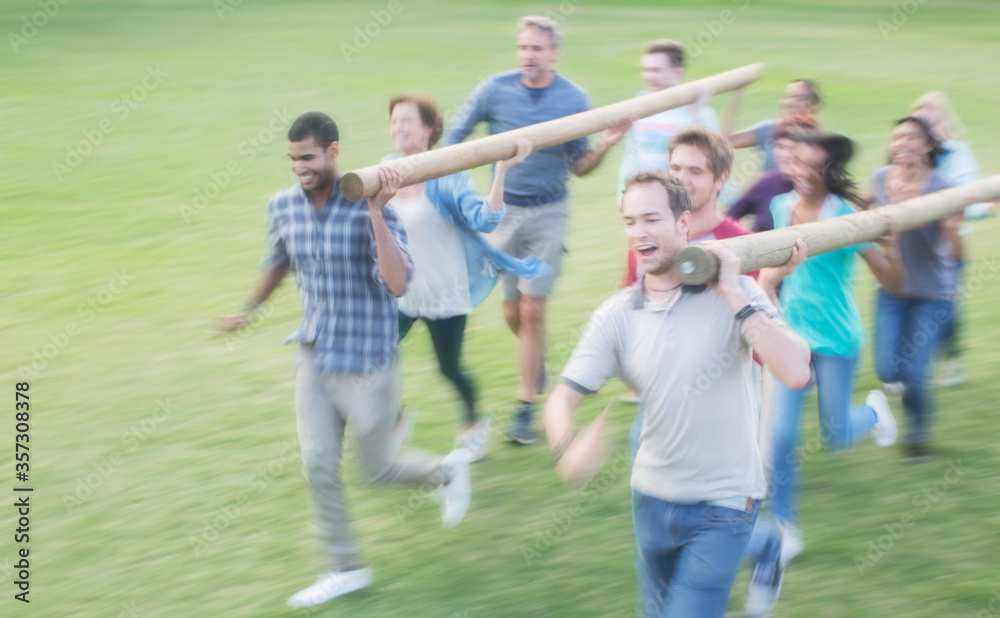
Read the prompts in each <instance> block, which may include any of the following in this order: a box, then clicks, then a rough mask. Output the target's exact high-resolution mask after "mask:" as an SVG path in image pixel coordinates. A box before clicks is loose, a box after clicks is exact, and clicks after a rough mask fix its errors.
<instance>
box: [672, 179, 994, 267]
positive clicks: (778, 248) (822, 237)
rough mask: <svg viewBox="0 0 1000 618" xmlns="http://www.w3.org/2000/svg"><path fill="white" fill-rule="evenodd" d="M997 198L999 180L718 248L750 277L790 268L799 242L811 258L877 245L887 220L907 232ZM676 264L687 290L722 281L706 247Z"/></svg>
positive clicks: (732, 240)
mask: <svg viewBox="0 0 1000 618" xmlns="http://www.w3.org/2000/svg"><path fill="white" fill-rule="evenodd" d="M997 198H1000V175H997V176H990V177H989V178H984V179H982V180H977V181H976V182H971V183H969V184H967V185H962V186H960V187H953V188H951V189H945V190H944V191H938V192H937V193H929V194H927V195H921V196H920V197H915V198H913V199H910V200H906V201H904V202H899V203H898V204H890V205H888V206H883V207H881V208H872V209H871V210H864V211H861V212H857V213H854V214H853V215H846V216H843V217H834V218H832V219H824V220H823V221H814V222H812V223H803V224H801V225H793V226H790V227H785V228H781V229H777V230H770V231H767V232H760V233H757V234H748V235H746V236H737V237H735V238H727V239H725V240H721V241H719V242H722V243H725V244H726V245H727V246H728V247H729V248H730V249H732V250H733V251H734V252H735V253H736V255H737V256H739V258H740V262H741V266H740V270H741V271H742V272H744V273H748V272H753V271H755V270H760V269H761V268H768V267H771V266H780V265H782V264H784V263H785V262H787V261H788V258H789V257H791V255H792V247H794V246H795V241H796V240H798V239H799V238H801V239H802V240H803V241H805V243H806V246H807V247H809V255H817V254H819V253H826V252H828V251H836V250H837V249H841V248H843V247H848V246H850V245H856V244H858V243H862V242H871V241H873V240H878V238H879V237H880V236H882V235H884V234H885V233H886V224H885V219H886V218H888V219H889V220H890V221H892V225H893V227H895V228H896V229H897V230H899V231H901V232H903V231H906V230H911V229H913V228H915V227H919V226H921V225H924V224H927V223H930V222H932V221H937V220H939V219H943V218H945V217H947V216H949V215H953V214H956V213H959V212H962V210H964V209H965V208H966V207H967V206H970V205H972V204H975V203H977V202H990V201H993V200H995V199H997ZM677 261H678V269H679V270H680V275H681V281H683V282H684V283H686V284H687V285H702V284H704V283H708V282H711V281H715V280H716V279H718V276H719V260H718V259H717V258H716V257H715V255H713V254H712V253H710V252H709V251H707V250H706V249H705V248H703V247H699V246H697V245H695V246H690V247H687V248H686V249H684V250H683V251H681V253H680V255H679V256H678V257H677Z"/></svg>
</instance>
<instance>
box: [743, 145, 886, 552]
mask: <svg viewBox="0 0 1000 618" xmlns="http://www.w3.org/2000/svg"><path fill="white" fill-rule="evenodd" d="M791 137H792V139H793V140H794V141H796V142H797V143H796V145H795V154H794V157H793V162H792V164H791V176H792V181H793V183H794V189H793V190H792V191H791V192H790V193H786V194H784V195H779V196H778V197H776V198H774V200H773V201H772V203H771V213H772V215H773V217H774V227H775V229H778V228H782V227H788V226H791V225H798V224H801V223H810V222H813V221H822V220H825V219H830V218H834V217H840V216H844V215H848V214H852V213H854V212H855V209H854V207H852V206H851V203H850V202H853V203H855V204H861V203H862V202H863V200H862V199H861V197H860V196H859V195H858V193H857V189H856V187H855V184H854V182H853V180H851V176H850V174H848V172H847V163H848V162H849V161H850V159H851V156H852V155H853V153H854V147H853V144H852V143H851V140H849V139H848V138H846V137H844V136H842V135H827V134H823V133H817V132H815V131H798V132H795V131H793V132H791ZM855 255H860V256H861V257H862V258H863V259H864V260H865V262H866V263H867V264H868V266H869V268H871V270H872V272H873V273H874V274H875V276H876V278H877V279H878V280H879V281H880V282H881V283H882V285H884V286H885V287H887V288H889V289H895V288H896V287H897V286H899V284H900V280H901V278H902V268H901V265H900V262H899V257H898V254H897V251H896V247H895V243H894V240H893V238H892V237H891V236H890V237H888V238H885V239H883V245H882V248H881V249H880V248H879V246H878V245H876V244H874V243H863V244H859V245H853V246H849V247H845V248H843V249H839V250H837V251H831V252H829V253H824V254H822V255H814V256H811V257H808V258H807V259H804V262H803V263H802V264H801V265H800V266H798V268H795V267H794V265H791V264H790V265H786V266H782V267H777V268H766V269H763V270H761V273H760V280H759V281H760V284H761V287H763V288H764V290H765V291H767V292H768V293H769V294H771V295H772V296H774V295H776V293H777V289H778V285H779V284H780V285H781V294H780V307H781V311H782V314H783V316H784V318H785V320H786V321H787V322H788V325H789V327H790V328H791V329H792V330H794V331H795V332H796V333H797V334H798V335H800V336H801V337H803V338H804V339H805V340H806V341H807V342H808V343H809V347H810V349H811V350H812V360H811V363H812V366H813V370H814V371H815V375H816V390H817V395H818V399H819V418H820V434H821V437H822V438H823V441H824V442H825V443H826V444H827V446H829V447H831V448H833V449H835V450H842V449H847V448H850V447H851V446H853V445H854V444H855V443H856V442H857V441H858V440H860V439H861V438H862V437H864V436H865V435H867V434H869V433H871V434H872V435H873V437H874V439H875V442H876V443H877V444H878V445H879V446H889V445H891V444H892V443H893V442H895V439H896V422H895V419H894V418H893V416H892V412H891V411H890V410H889V404H888V401H887V400H886V397H885V395H884V394H883V393H882V391H877V390H875V391H871V392H870V393H869V394H868V397H867V398H866V399H865V401H864V403H861V404H855V405H852V404H851V397H852V395H853V393H854V379H855V370H856V368H857V364H858V358H859V356H860V350H861V347H862V345H864V343H865V331H864V326H863V324H862V322H861V314H860V313H859V312H858V308H857V305H856V304H855V302H854V292H853V287H852V278H853V272H854V261H855V259H854V258H855ZM805 393H806V389H805V388H803V389H797V390H796V389H790V388H788V387H786V386H784V385H782V384H780V383H777V382H776V383H775V384H774V386H773V389H772V397H771V403H772V406H773V407H772V410H771V414H772V417H773V434H772V435H773V443H772V449H773V451H772V456H771V458H772V461H773V478H772V483H773V485H772V487H773V494H772V504H771V512H772V514H773V515H774V516H775V517H776V518H777V519H778V520H779V523H780V524H781V525H782V530H783V532H784V534H783V537H784V543H783V545H784V547H783V554H784V559H785V561H787V560H790V559H791V557H793V556H794V555H795V554H796V553H798V551H801V549H802V541H801V536H800V534H799V532H798V528H797V527H796V521H797V513H796V497H797V496H796V493H797V490H798V471H797V470H796V465H795V464H796V457H795V448H796V445H797V443H798V438H799V416H800V415H801V411H802V402H803V398H804V396H805Z"/></svg>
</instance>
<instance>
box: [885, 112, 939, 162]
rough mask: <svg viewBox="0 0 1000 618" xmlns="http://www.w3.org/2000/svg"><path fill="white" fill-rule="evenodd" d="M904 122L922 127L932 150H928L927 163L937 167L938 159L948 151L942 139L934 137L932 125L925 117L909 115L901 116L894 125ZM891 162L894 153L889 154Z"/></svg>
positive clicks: (922, 131)
mask: <svg viewBox="0 0 1000 618" xmlns="http://www.w3.org/2000/svg"><path fill="white" fill-rule="evenodd" d="M904 122H912V123H913V124H915V125H917V126H918V127H920V132H921V133H923V134H924V139H926V140H927V143H928V144H930V145H931V149H930V151H928V152H927V163H929V164H930V166H931V167H932V168H936V167H937V165H938V160H939V159H940V158H941V157H943V156H944V154H945V153H946V152H948V151H947V150H946V149H945V147H944V146H943V145H942V144H941V140H939V139H938V138H936V137H934V131H933V130H932V129H931V125H929V124H928V123H927V121H926V120H924V119H923V118H917V117H916V116H907V117H906V118H900V119H899V120H897V121H896V124H895V125H894V126H897V127H898V126H899V125H901V124H903V123H904ZM889 163H892V153H890V154H889Z"/></svg>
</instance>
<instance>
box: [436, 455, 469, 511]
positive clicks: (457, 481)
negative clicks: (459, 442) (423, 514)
mask: <svg viewBox="0 0 1000 618" xmlns="http://www.w3.org/2000/svg"><path fill="white" fill-rule="evenodd" d="M441 468H442V469H443V470H444V471H445V472H446V473H447V474H448V477H449V478H450V479H451V480H450V481H449V482H448V484H447V485H442V486H441V487H438V489H437V492H436V495H437V496H438V499H439V500H440V501H441V524H442V525H443V526H444V527H445V528H454V527H455V526H457V525H458V524H460V523H462V518H464V517H465V512H466V511H468V510H469V503H470V502H472V480H471V479H470V478H469V460H468V454H467V453H466V452H465V451H462V450H455V451H452V452H450V453H448V454H447V455H446V456H445V458H444V459H443V460H441Z"/></svg>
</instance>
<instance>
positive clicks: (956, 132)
mask: <svg viewBox="0 0 1000 618" xmlns="http://www.w3.org/2000/svg"><path fill="white" fill-rule="evenodd" d="M921 110H927V111H931V112H938V113H939V114H941V116H942V117H943V118H944V120H945V123H944V132H945V133H946V135H938V136H937V138H938V139H940V140H941V141H942V142H945V141H948V140H950V139H959V138H960V137H961V136H962V133H964V132H965V128H964V127H963V126H962V121H961V120H959V118H958V114H956V113H955V110H953V109H952V108H951V101H950V100H949V99H948V95H946V94H945V93H943V92H941V91H939V90H931V91H930V92H925V93H924V94H922V95H920V96H919V97H917V100H916V101H914V102H913V105H911V106H910V114H911V115H912V114H914V113H916V112H920V111H921Z"/></svg>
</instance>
